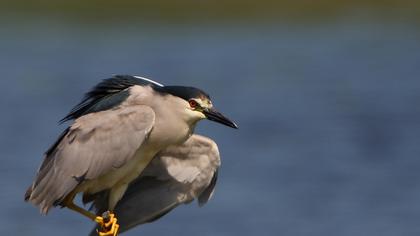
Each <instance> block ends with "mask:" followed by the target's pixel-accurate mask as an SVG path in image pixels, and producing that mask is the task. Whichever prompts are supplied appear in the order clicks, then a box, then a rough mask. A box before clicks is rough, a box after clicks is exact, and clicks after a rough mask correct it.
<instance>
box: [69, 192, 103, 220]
mask: <svg viewBox="0 0 420 236" xmlns="http://www.w3.org/2000/svg"><path fill="white" fill-rule="evenodd" d="M75 196H76V194H75V193H70V194H69V195H67V197H66V198H65V199H64V200H63V202H62V203H61V205H62V206H64V207H67V208H68V209H70V210H73V211H75V212H77V213H80V214H82V215H84V216H86V217H87V218H89V219H91V220H93V221H95V219H96V217H97V216H96V215H95V214H93V213H92V212H90V211H87V210H85V209H83V208H81V207H79V206H78V205H76V204H74V202H73V199H74V197H75Z"/></svg>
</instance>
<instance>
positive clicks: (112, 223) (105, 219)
mask: <svg viewBox="0 0 420 236" xmlns="http://www.w3.org/2000/svg"><path fill="white" fill-rule="evenodd" d="M75 196H76V194H75V193H70V194H69V195H68V196H67V197H66V198H65V199H64V200H63V202H62V203H61V205H62V206H64V207H67V208H68V209H70V210H73V211H75V212H77V213H80V214H82V215H84V216H86V217H87V218H89V219H91V220H93V221H95V222H96V223H98V224H99V227H100V230H99V231H98V235H99V236H117V235H118V229H119V227H120V226H119V225H118V224H117V218H116V217H115V215H114V214H113V213H111V212H109V211H107V212H105V213H103V214H102V216H96V215H95V214H93V213H92V212H90V211H87V210H85V209H83V208H81V207H79V206H77V205H76V204H74V202H73V199H74V197H75Z"/></svg>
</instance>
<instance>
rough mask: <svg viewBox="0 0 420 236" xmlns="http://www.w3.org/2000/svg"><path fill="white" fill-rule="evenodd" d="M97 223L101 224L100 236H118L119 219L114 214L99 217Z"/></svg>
mask: <svg viewBox="0 0 420 236" xmlns="http://www.w3.org/2000/svg"><path fill="white" fill-rule="evenodd" d="M95 221H96V222H97V223H98V224H99V226H100V227H99V230H98V235H99V236H117V235H118V229H119V228H120V226H119V225H118V224H117V218H116V217H115V215H114V214H112V213H111V212H109V211H107V212H104V213H103V214H102V217H101V216H97V217H96V218H95Z"/></svg>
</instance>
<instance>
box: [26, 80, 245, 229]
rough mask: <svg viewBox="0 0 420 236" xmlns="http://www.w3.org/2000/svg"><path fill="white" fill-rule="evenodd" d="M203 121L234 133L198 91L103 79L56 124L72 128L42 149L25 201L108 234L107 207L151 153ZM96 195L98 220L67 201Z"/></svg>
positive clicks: (111, 220)
mask: <svg viewBox="0 0 420 236" xmlns="http://www.w3.org/2000/svg"><path fill="white" fill-rule="evenodd" d="M203 119H208V120H211V121H214V122H217V123H220V124H223V125H226V126H228V127H231V128H235V129H237V128H238V126H237V125H236V124H235V123H234V122H233V121H231V120H230V119H229V118H227V117H226V116H224V115H222V114H221V113H220V112H218V111H217V110H216V109H215V108H214V107H213V103H212V101H211V99H210V96H209V95H208V94H207V93H206V92H204V91H203V90H201V89H198V88H195V87H190V86H165V85H163V84H160V83H158V82H156V81H153V80H151V79H147V78H144V77H140V76H132V75H114V76H112V77H111V78H108V79H105V80H103V81H101V82H100V83H98V84H97V85H96V86H94V87H93V88H92V89H91V90H90V91H89V92H88V93H86V94H85V96H84V98H83V99H82V101H81V102H80V103H78V104H77V105H76V106H75V107H74V108H73V109H71V111H70V112H69V113H68V114H67V115H66V116H65V117H64V118H63V119H62V120H61V121H60V122H61V123H64V122H67V121H72V123H71V124H70V125H69V126H68V127H67V128H66V129H65V130H64V131H63V132H62V133H61V135H59V137H58V139H57V140H56V141H55V142H54V143H53V144H52V146H51V147H50V148H49V149H48V150H47V151H46V152H45V154H44V159H43V161H42V163H41V165H40V167H39V169H38V171H37V173H36V176H35V178H34V181H33V182H32V184H31V185H30V186H29V188H28V189H27V191H26V193H25V197H24V198H25V201H27V202H30V203H32V204H34V205H35V206H38V207H39V208H40V212H41V213H42V214H44V215H46V214H47V213H48V211H49V210H50V209H51V208H53V207H57V206H60V207H66V208H68V209H70V210H73V211H75V212H78V213H80V214H82V215H84V216H86V217H88V218H89V219H91V220H93V221H95V222H97V223H98V224H99V226H100V230H99V232H98V233H99V235H114V236H115V235H117V234H118V231H119V224H118V223H117V219H118V215H115V213H114V209H115V207H116V205H117V204H118V202H119V201H120V200H121V199H122V198H123V196H124V194H125V192H126V191H127V188H128V186H129V185H130V183H131V182H133V181H134V180H136V179H137V178H138V177H139V176H140V174H142V172H143V171H144V170H145V168H146V167H147V166H148V165H149V163H151V161H152V160H153V158H154V157H155V156H156V155H157V154H158V153H161V151H164V150H165V149H167V148H169V147H171V146H177V145H178V146H179V145H181V146H182V144H183V143H185V142H186V141H187V140H188V139H189V138H191V137H193V133H194V129H195V127H196V125H197V123H198V121H200V120H203ZM180 171H182V170H180ZM187 172H188V171H187ZM181 175H182V174H181ZM140 182H141V181H140ZM139 188H141V186H139ZM104 191H105V192H106V194H107V197H106V198H107V199H106V204H99V203H98V202H99V201H96V202H97V203H98V204H97V206H106V209H102V207H100V208H101V210H102V211H105V212H103V213H102V215H101V214H100V213H99V212H96V214H95V213H93V212H91V211H89V210H86V209H84V208H83V207H80V206H78V205H76V204H75V203H74V198H75V197H76V195H77V194H79V193H80V194H82V199H83V202H84V203H87V202H92V201H94V200H95V196H97V195H98V194H99V193H103V192H104ZM121 214H122V213H121ZM123 216H124V215H123Z"/></svg>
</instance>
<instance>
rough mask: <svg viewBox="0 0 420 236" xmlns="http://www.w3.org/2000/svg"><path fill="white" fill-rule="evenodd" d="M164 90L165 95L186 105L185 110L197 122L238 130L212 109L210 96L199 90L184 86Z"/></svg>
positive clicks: (168, 87)
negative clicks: (175, 97)
mask: <svg viewBox="0 0 420 236" xmlns="http://www.w3.org/2000/svg"><path fill="white" fill-rule="evenodd" d="M164 89H165V91H166V92H167V93H170V94H172V95H174V96H177V97H180V98H182V99H184V100H185V101H186V102H187V103H188V105H187V108H186V109H187V112H188V114H189V115H190V116H191V117H193V118H195V119H197V120H201V119H208V120H211V121H214V122H217V123H220V124H223V125H226V126H229V127H231V128H234V129H237V128H238V126H237V125H236V124H235V123H234V122H233V121H231V120H230V119H229V118H227V117H225V116H224V115H223V114H222V113H220V112H218V111H217V110H216V109H214V107H213V103H212V101H211V99H210V96H209V95H208V94H207V93H205V92H204V91H202V90H201V89H197V88H194V87H184V86H165V87H164Z"/></svg>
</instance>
